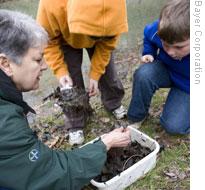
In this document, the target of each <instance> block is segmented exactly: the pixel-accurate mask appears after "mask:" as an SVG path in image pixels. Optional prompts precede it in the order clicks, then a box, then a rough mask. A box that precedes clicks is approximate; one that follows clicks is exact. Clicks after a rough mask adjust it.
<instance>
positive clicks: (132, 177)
mask: <svg viewBox="0 0 205 190" xmlns="http://www.w3.org/2000/svg"><path fill="white" fill-rule="evenodd" d="M128 127H129V128H130V129H131V138H132V141H137V142H138V143H140V144H141V146H143V147H148V148H149V149H150V150H151V151H152V152H151V153H150V154H148V155H147V156H146V157H144V158H143V159H141V160H139V161H138V162H136V163H135V164H134V165H132V166H131V167H129V168H128V169H126V170H125V171H123V172H121V173H120V174H119V175H117V176H115V177H113V178H112V179H110V180H108V181H106V182H97V181H95V180H91V183H92V185H94V186H95V187H97V188H98V189H100V190H121V189H125V188H126V187H128V186H130V185H131V184H132V183H134V182H135V181H136V180H137V179H139V178H141V177H143V176H144V175H145V174H146V173H147V172H148V171H150V170H151V169H152V168H154V167H155V165H156V159H157V153H158V152H159V144H158V143H157V142H156V141H155V140H153V139H152V138H150V137H149V136H147V135H146V134H144V133H142V132H140V131H139V130H137V129H135V128H133V127H131V126H128ZM95 140H96V139H94V140H92V141H91V142H89V143H92V142H93V141H95Z"/></svg>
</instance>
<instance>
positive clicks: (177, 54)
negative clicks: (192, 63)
mask: <svg viewBox="0 0 205 190" xmlns="http://www.w3.org/2000/svg"><path fill="white" fill-rule="evenodd" d="M162 46H163V48H164V50H165V51H166V53H167V54H168V55H169V56H170V57H172V58H173V59H176V60H181V59H182V58H183V57H185V56H186V55H188V54H189V53H190V40H189V39H188V40H185V41H183V42H176V43H173V44H169V43H167V42H165V41H163V40H162Z"/></svg>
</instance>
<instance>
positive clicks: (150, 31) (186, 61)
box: [143, 21, 190, 93]
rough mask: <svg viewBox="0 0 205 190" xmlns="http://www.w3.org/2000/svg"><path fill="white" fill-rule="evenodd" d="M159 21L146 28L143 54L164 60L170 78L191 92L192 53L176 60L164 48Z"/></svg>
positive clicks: (182, 88) (184, 89)
mask: <svg viewBox="0 0 205 190" xmlns="http://www.w3.org/2000/svg"><path fill="white" fill-rule="evenodd" d="M158 23H159V21H155V22H153V23H152V24H149V25H147V26H146V27H145V29H144V49H143V55H147V54H150V55H153V57H154V58H155V59H157V60H160V61H162V62H163V63H164V64H165V65H166V67H167V69H168V70H169V74H170V79H171V81H172V82H173V85H174V86H176V87H177V88H179V89H181V90H183V91H185V92H186V93H190V54H189V55H187V56H185V57H183V59H182V60H175V59H173V58H172V57H170V56H169V55H168V54H167V53H166V52H165V51H164V49H163V47H162V43H161V40H160V38H159V36H158V35H157V30H158Z"/></svg>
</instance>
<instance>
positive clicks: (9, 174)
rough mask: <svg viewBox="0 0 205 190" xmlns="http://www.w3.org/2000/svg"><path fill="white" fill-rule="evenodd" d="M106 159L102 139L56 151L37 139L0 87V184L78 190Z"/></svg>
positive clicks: (15, 189) (26, 188)
mask: <svg viewBox="0 0 205 190" xmlns="http://www.w3.org/2000/svg"><path fill="white" fill-rule="evenodd" d="M105 160H106V147H105V145H104V144H103V142H102V141H98V142H96V143H94V144H89V145H87V146H84V147H82V148H79V149H75V150H72V151H56V150H52V149H50V148H48V147H47V146H45V145H44V144H43V143H42V142H40V141H39V140H38V138H37V137H36V135H35V134H34V133H33V131H32V130H31V129H30V128H29V125H28V121H27V118H26V116H25V114H24V110H23V108H22V107H21V106H19V105H17V104H15V103H12V102H10V101H8V100H5V98H4V93H3V92H2V91H1V87H0V187H8V188H10V189H13V190H53V189H56V190H61V189H62V190H63V189H67V190H68V189H69V190H70V189H73V190H78V189H81V187H83V186H84V185H85V184H87V183H88V182H89V181H90V180H91V179H92V178H93V177H94V176H96V175H98V174H99V173H100V171H101V169H102V167H103V165H104V162H105Z"/></svg>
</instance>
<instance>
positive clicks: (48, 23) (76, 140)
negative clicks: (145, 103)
mask: <svg viewBox="0 0 205 190" xmlns="http://www.w3.org/2000/svg"><path fill="white" fill-rule="evenodd" d="M37 20H38V22H39V23H40V24H41V25H42V26H43V27H44V28H45V29H46V31H47V32H48V34H49V44H48V47H47V48H46V50H45V60H46V62H47V64H48V65H49V66H50V68H51V69H52V71H53V72H54V74H55V76H56V77H57V78H58V80H59V83H60V85H61V87H64V88H66V87H71V86H77V87H78V88H81V89H85V86H84V81H83V76H82V71H81V66H82V58H83V57H82V56H83V48H85V49H86V50H87V52H88V55H89V58H90V60H91V67H90V68H91V69H90V73H89V82H88V85H87V86H88V91H89V96H90V97H91V96H94V95H96V94H97V93H98V88H99V90H100V92H101V100H102V103H103V105H104V107H105V109H106V110H108V111H110V112H112V113H113V114H114V116H115V117H116V118H117V119H122V118H123V117H124V116H125V115H126V113H127V110H126V109H125V108H124V106H122V105H121V100H122V98H123V96H124V88H123V85H122V83H121V81H120V79H119V78H118V76H117V72H116V70H115V66H114V61H113V54H112V51H113V50H114V49H115V47H116V46H117V42H118V40H119V37H120V35H121V34H122V33H124V32H127V31H128V24H127V12H126V1H125V0H119V1H118V3H117V4H116V1H115V0H112V1H111V0H103V1H90V0H83V1H81V0H75V1H67V0H61V1H56V0H40V2H39V8H38V13H37ZM75 115H76V117H75V118H71V117H67V116H66V117H67V118H66V120H67V122H66V123H67V124H66V128H67V129H69V143H70V144H71V145H73V144H81V143H82V142H83V141H84V136H83V128H84V126H85V122H84V121H85V120H86V116H85V114H83V113H82V111H79V112H76V113H75Z"/></svg>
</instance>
